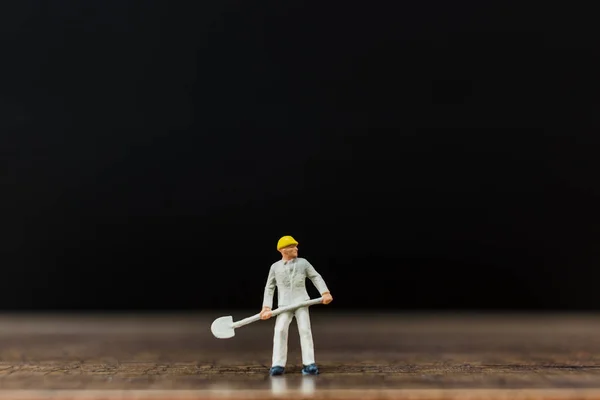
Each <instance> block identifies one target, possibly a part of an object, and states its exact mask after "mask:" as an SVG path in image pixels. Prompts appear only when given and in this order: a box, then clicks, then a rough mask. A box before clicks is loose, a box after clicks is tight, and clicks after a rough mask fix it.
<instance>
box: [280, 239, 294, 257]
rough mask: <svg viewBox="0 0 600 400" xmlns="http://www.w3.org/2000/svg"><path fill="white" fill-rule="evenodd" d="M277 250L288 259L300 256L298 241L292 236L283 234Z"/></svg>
mask: <svg viewBox="0 0 600 400" xmlns="http://www.w3.org/2000/svg"><path fill="white" fill-rule="evenodd" d="M277 250H278V251H279V252H280V253H281V255H282V256H283V258H285V259H286V260H290V259H292V258H296V257H298V242H297V241H296V239H294V238H293V237H291V236H283V237H282V238H281V239H279V241H278V242H277Z"/></svg>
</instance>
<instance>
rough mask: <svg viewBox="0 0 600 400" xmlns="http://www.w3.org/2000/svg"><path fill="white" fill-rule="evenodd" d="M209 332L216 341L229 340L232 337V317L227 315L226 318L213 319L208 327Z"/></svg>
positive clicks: (233, 331) (233, 334) (233, 333)
mask: <svg viewBox="0 0 600 400" xmlns="http://www.w3.org/2000/svg"><path fill="white" fill-rule="evenodd" d="M210 330H211V332H212V334H213V335H215V337H216V338H218V339H229V338H232V337H234V336H235V329H234V328H233V317H232V316H231V315H229V316H227V317H221V318H217V319H215V320H214V322H213V323H212V325H211V326H210Z"/></svg>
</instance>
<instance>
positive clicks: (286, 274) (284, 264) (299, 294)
mask: <svg viewBox="0 0 600 400" xmlns="http://www.w3.org/2000/svg"><path fill="white" fill-rule="evenodd" d="M306 278H308V279H310V280H311V282H312V283H313V284H314V285H315V287H316V288H317V290H318V291H319V293H321V294H322V293H325V292H328V291H329V289H327V285H326V284H325V281H324V280H323V278H322V277H321V275H320V274H319V273H318V272H317V271H316V270H315V268H314V267H313V266H312V265H311V264H310V263H309V262H308V261H307V260H306V259H304V258H300V257H297V258H294V259H292V260H289V261H284V260H280V261H277V262H276V263H274V264H273V265H271V269H270V270H269V276H268V277H267V284H266V286H265V293H264V298H263V307H269V308H273V294H274V293H275V287H277V307H282V306H288V305H291V304H295V303H298V302H301V301H306V300H310V297H309V295H308V292H307V291H306Z"/></svg>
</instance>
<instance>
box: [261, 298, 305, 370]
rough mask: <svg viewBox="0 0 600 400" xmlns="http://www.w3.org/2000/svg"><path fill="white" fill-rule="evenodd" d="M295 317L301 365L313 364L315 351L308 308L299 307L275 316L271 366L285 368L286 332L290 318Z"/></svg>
mask: <svg viewBox="0 0 600 400" xmlns="http://www.w3.org/2000/svg"><path fill="white" fill-rule="evenodd" d="M294 317H296V323H297V324H298V333H299V335H300V347H301V349H302V364H304V365H309V364H313V363H314V362H315V350H314V344H313V338H312V331H311V328H310V315H309V313H308V307H301V308H298V309H296V310H295V311H288V312H284V313H281V314H279V315H278V316H277V320H276V321H275V334H274V335H273V364H272V366H273V367H274V366H276V365H278V366H280V367H285V364H286V362H287V351H288V331H289V328H290V322H292V318H294Z"/></svg>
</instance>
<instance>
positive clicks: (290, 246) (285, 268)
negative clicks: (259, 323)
mask: <svg viewBox="0 0 600 400" xmlns="http://www.w3.org/2000/svg"><path fill="white" fill-rule="evenodd" d="M277 250H278V251H279V252H280V253H281V255H282V259H281V260H280V261H277V262H276V263H274V264H273V265H271V269H270V270H269V276H268V278H267V284H266V286H265V292H264V299H263V308H262V310H261V312H260V318H261V319H263V320H265V319H269V318H271V316H272V311H271V309H272V307H273V294H274V292H275V287H277V306H278V307H282V306H286V305H291V304H293V303H298V302H302V301H306V300H309V299H310V297H309V296H308V293H307V292H306V286H305V282H306V278H309V279H310V280H311V281H312V283H313V284H314V285H315V287H316V288H317V290H318V291H319V293H321V296H322V299H323V300H322V302H323V304H329V303H331V302H332V301H333V297H332V296H331V293H330V292H329V289H328V288H327V285H326V284H325V281H324V280H323V278H322V277H321V275H320V274H319V273H318V272H317V271H316V270H315V269H314V267H313V266H312V265H311V264H310V263H309V262H308V261H307V260H306V259H304V258H299V257H298V242H297V241H296V240H295V239H294V238H293V237H291V236H283V237H282V238H281V239H279V241H278V242H277ZM294 316H295V317H296V323H297V324H298V333H299V335H300V347H301V349H302V364H303V368H302V374H303V375H317V374H318V373H319V369H318V367H317V364H316V363H315V354H314V345H313V338H312V331H311V326H310V316H309V313H308V307H300V308H297V309H296V310H294V311H287V312H283V313H281V314H279V315H278V316H277V319H276V320H275V332H274V335H273V360H272V366H271V370H270V372H269V373H270V375H272V376H273V375H283V374H284V372H285V364H286V362H287V348H288V330H289V326H290V322H291V321H292V318H293V317H294Z"/></svg>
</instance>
